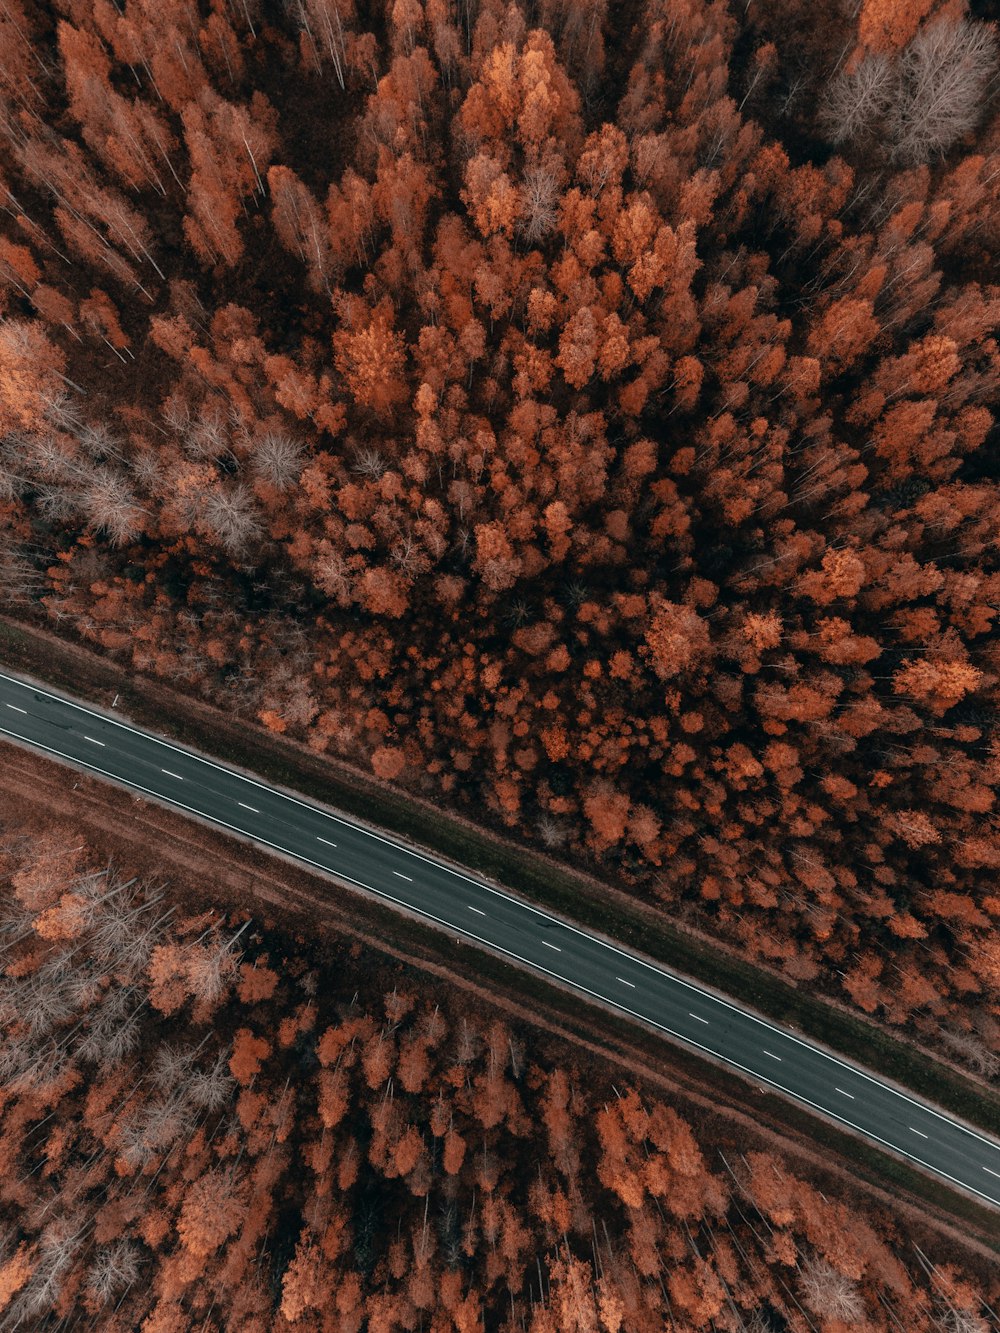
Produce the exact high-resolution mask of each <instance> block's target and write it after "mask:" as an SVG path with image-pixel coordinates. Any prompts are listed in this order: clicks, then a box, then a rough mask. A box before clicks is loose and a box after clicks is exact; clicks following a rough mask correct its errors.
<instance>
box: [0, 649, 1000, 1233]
mask: <svg viewBox="0 0 1000 1333" xmlns="http://www.w3.org/2000/svg"><path fill="white" fill-rule="evenodd" d="M0 732H2V733H3V734H4V735H6V736H7V737H9V738H11V739H13V740H16V741H21V742H26V743H28V744H29V745H31V746H34V747H36V748H37V749H40V750H44V751H45V752H47V753H48V754H50V755H55V756H56V757H57V758H60V759H64V760H68V761H70V762H71V763H73V764H76V765H80V766H82V767H83V768H86V769H89V770H91V771H92V772H95V773H99V774H102V775H103V776H104V777H107V778H112V779H114V780H115V781H117V782H120V783H123V784H124V785H125V786H127V787H129V788H132V789H134V790H136V791H140V792H144V793H145V794H146V795H148V796H151V797H154V798H155V799H157V800H159V801H162V802H164V803H165V804H167V805H169V806H173V807H176V808H178V809H180V810H185V811H187V812H189V813H191V814H195V815H199V816H201V817H202V818H204V819H208V820H210V821H211V822H212V823H214V824H217V825H221V826H222V827H223V828H226V829H229V830H231V831H232V832H234V833H238V834H241V835H243V836H244V837H248V838H252V839H254V840H255V841H256V842H258V843H261V844H263V845H264V846H266V847H271V848H274V849H275V850H277V851H280V852H283V853H285V854H287V855H290V856H293V857H296V858H297V859H298V860H300V861H304V862H306V863H307V864H308V865H310V866H313V867H315V868H316V869H317V870H321V871H326V872H327V873H329V874H331V875H333V876H335V877H336V878H337V879H339V880H342V881H345V882H346V883H348V884H352V885H356V886H357V887H359V888H361V889H365V890H367V891H368V892H370V893H373V894H375V895H376V896H377V897H379V898H383V899H386V900H387V901H389V902H391V903H394V904H396V905H397V906H402V907H406V908H409V909H410V910H412V911H415V912H417V913H419V914H420V915H421V916H423V917H426V918H427V919H429V920H430V921H432V922H435V923H436V924H437V925H439V926H441V927H444V928H446V929H447V930H449V931H450V932H452V933H453V934H458V935H460V936H464V937H465V938H467V939H470V940H474V941H476V942H478V943H479V944H483V945H486V946H488V947H489V948H491V949H493V950H496V951H498V952H499V953H501V954H504V955H506V956H507V957H509V958H513V959H515V960H517V961H518V962H520V963H522V964H526V965H527V966H529V967H531V968H533V969H534V970H535V971H537V972H541V973H544V974H545V975H546V976H548V977H551V978H555V979H557V980H559V981H561V982H563V983H566V984H568V985H569V986H570V987H572V988H573V989H575V990H576V991H578V992H580V993H582V994H583V995H586V996H590V997H593V998H595V999H599V1000H602V1001H604V1002H605V1003H609V1004H611V1005H613V1006H614V1007H615V1008H616V1009H619V1010H621V1011H623V1012H624V1013H626V1014H630V1015H631V1016H633V1017H635V1018H639V1019H642V1020H643V1021H645V1022H647V1023H650V1024H652V1025H653V1026H654V1027H656V1028H658V1029H659V1030H660V1031H661V1032H664V1033H666V1034H667V1035H668V1036H670V1037H673V1038H675V1039H678V1040H680V1041H681V1042H683V1043H684V1044H685V1045H687V1046H689V1047H692V1048H694V1049H695V1050H697V1051H700V1052H703V1053H705V1054H708V1055H711V1056H714V1057H715V1058H717V1059H719V1060H721V1061H723V1062H724V1063H725V1064H726V1065H728V1066H729V1067H730V1068H732V1069H736V1070H739V1071H740V1072H742V1073H743V1074H745V1075H748V1076H749V1077H750V1078H751V1079H752V1080H753V1081H754V1082H756V1083H757V1084H758V1085H766V1086H767V1087H769V1088H773V1089H777V1090H779V1091H780V1092H783V1093H785V1094H787V1095H788V1096H790V1097H792V1098H793V1099H794V1100H795V1101H798V1102H800V1103H802V1104H803V1105H805V1106H808V1107H810V1108H812V1109H813V1110H815V1111H819V1112H822V1113H823V1114H824V1115H826V1116H828V1117H831V1118H832V1119H833V1120H836V1121H839V1122H840V1124H842V1125H845V1126H848V1127H849V1128H851V1129H853V1130H855V1131H858V1132H860V1133H861V1134H863V1135H865V1136H866V1137H867V1138H869V1139H871V1140H872V1141H873V1142H875V1143H877V1144H880V1145H881V1146H883V1147H886V1148H889V1149H891V1150H893V1151H894V1152H896V1153H899V1154H901V1155H902V1156H903V1157H905V1158H908V1159H909V1160H910V1161H911V1162H913V1163H916V1164H917V1165H919V1166H921V1167H924V1168H925V1169H927V1170H928V1171H930V1172H932V1173H934V1174H935V1175H937V1176H940V1177H943V1178H944V1179H945V1180H947V1181H949V1182H951V1183H952V1184H953V1185H957V1186H960V1187H962V1188H963V1189H966V1190H968V1191H970V1192H971V1193H972V1194H974V1195H976V1196H978V1197H979V1198H980V1199H981V1200H984V1201H985V1202H988V1203H991V1204H994V1205H996V1206H997V1207H1000V1144H998V1143H995V1142H993V1141H992V1140H991V1139H989V1138H987V1137H986V1136H985V1135H982V1134H980V1133H977V1132H976V1131H975V1130H973V1129H971V1128H969V1127H967V1126H965V1125H962V1124H961V1123H959V1122H958V1121H956V1120H954V1119H952V1118H951V1117H950V1116H948V1115H946V1114H945V1113H943V1112H942V1111H940V1110H935V1109H934V1108H933V1107H931V1106H930V1105H928V1104H926V1103H924V1102H922V1101H920V1100H919V1099H918V1098H915V1097H911V1096H909V1095H907V1094H906V1093H904V1092H902V1091H900V1090H898V1089H896V1088H894V1087H892V1086H890V1085H888V1084H886V1083H883V1082H882V1081H881V1080H880V1079H879V1077H878V1075H877V1074H876V1073H874V1072H873V1071H866V1070H863V1069H861V1068H860V1067H858V1066H855V1065H853V1064H851V1063H849V1062H847V1061H845V1060H841V1059H839V1058H838V1057H836V1056H834V1055H832V1054H830V1053H828V1052H826V1051H824V1050H822V1049H820V1048H818V1047H815V1046H813V1045H811V1044H810V1043H809V1042H808V1041H805V1040H803V1039H802V1038H801V1037H799V1036H796V1035H795V1034H794V1033H793V1032H790V1031H788V1030H786V1029H784V1028H782V1027H780V1026H776V1025H775V1024H773V1023H770V1022H768V1021H767V1020H765V1019H763V1018H761V1017H758V1016H757V1015H755V1014H752V1013H748V1012H746V1011H745V1010H743V1009H742V1008H741V1007H740V1006H739V1005H738V1004H736V1003H734V1002H732V1001H730V1000H727V999H725V998H723V997H722V996H719V995H717V994H714V993H712V992H710V991H707V990H703V989H701V988H700V987H699V986H697V985H695V984H693V983H691V982H690V981H686V980H683V979H681V978H680V977H676V976H673V975H672V974H671V973H670V972H668V971H666V970H664V969H662V968H660V967H658V966H655V965H653V964H652V963H650V962H647V961H645V960H644V959H642V958H639V957H636V956H634V955H632V954H630V953H629V952H628V951H627V950H624V949H621V948H618V947H616V946H615V945H613V944H612V943H610V942H609V941H607V940H604V939H601V938H599V937H596V936H594V935H590V934H588V933H587V932H586V931H585V930H581V929H578V928H577V927H575V926H572V925H569V924H568V923H566V922H564V921H562V920H559V919H557V918H555V917H552V916H549V915H548V914H547V913H545V912H542V911H539V910H538V909H536V908H534V907H530V906H528V905H527V904H526V903H524V902H523V901H521V900H520V899H517V898H513V897H511V896H509V895H508V894H507V893H505V892H504V891H503V890H501V889H499V888H497V887H495V886H494V885H491V884H488V883H485V882H484V881H483V880H482V879H480V878H477V877H476V876H475V875H474V874H465V873H462V872H460V871H458V870H455V869H452V868H450V867H448V866H446V865H443V864H440V863H439V862H437V861H435V860H434V859H433V857H431V856H428V855H426V854H424V853H421V852H417V851H413V850H411V849H410V848H408V847H406V846H402V845H397V844H396V843H395V842H393V841H392V839H391V838H388V837H385V836H383V835H382V834H379V833H375V832H373V831H371V830H369V829H366V828H364V827H361V826H359V825H358V824H355V823H353V822H352V821H351V820H349V819H346V818H343V817H341V816H338V815H336V814H333V813H332V812H330V811H328V810H324V809H322V808H320V807H318V806H314V805H311V804H310V803H309V802H308V801H304V800H300V799H299V798H297V797H294V796H291V795H288V794H286V793H284V792H282V791H279V790H276V789H275V788H273V787H269V786H268V785H267V784H266V783H263V782H258V781H256V780H255V779H253V778H251V777H247V776H245V775H244V774H242V773H239V772H236V771H234V770H233V769H230V768H227V767H226V766H225V765H223V764H218V763H215V762H214V761H213V760H210V759H208V758H205V757H203V756H201V755H199V754H196V753H194V752H193V751H190V750H187V749H184V748H182V747H181V746H178V745H174V744H173V743H171V742H168V741H165V740H161V739H160V738H159V737H156V736H154V735H151V734H150V733H149V732H146V731H142V730H141V729H139V728H138V727H134V726H131V725H130V724H128V723H126V722H124V721H116V720H114V719H113V718H111V717H109V716H107V715H105V714H104V713H101V712H95V711H94V710H93V709H90V708H87V707H85V706H84V705H82V704H79V703H74V702H72V701H71V700H69V699H66V698H63V697H62V696H60V695H57V694H54V693H52V692H51V691H49V690H47V689H41V688H39V687H37V686H34V685H32V684H30V683H28V682H25V681H22V680H19V679H17V677H15V676H11V675H9V674H7V673H4V672H0Z"/></svg>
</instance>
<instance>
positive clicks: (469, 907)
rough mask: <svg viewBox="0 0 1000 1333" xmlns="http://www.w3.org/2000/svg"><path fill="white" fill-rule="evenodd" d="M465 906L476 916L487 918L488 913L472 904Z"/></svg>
mask: <svg viewBox="0 0 1000 1333" xmlns="http://www.w3.org/2000/svg"><path fill="white" fill-rule="evenodd" d="M465 905H466V907H468V909H469V911H470V912H475V914H476V916H485V915H486V913H485V912H484V911H482V910H481V909H480V908H478V907H473V906H472V904H471V903H466V904H465ZM418 910H419V909H418Z"/></svg>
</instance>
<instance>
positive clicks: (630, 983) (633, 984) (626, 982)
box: [615, 977, 635, 990]
mask: <svg viewBox="0 0 1000 1333" xmlns="http://www.w3.org/2000/svg"><path fill="white" fill-rule="evenodd" d="M615 981H620V982H621V983H622V985H623V986H630V987H631V989H632V990H635V982H634V981H626V980H625V978H624V977H615Z"/></svg>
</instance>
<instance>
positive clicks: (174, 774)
mask: <svg viewBox="0 0 1000 1333" xmlns="http://www.w3.org/2000/svg"><path fill="white" fill-rule="evenodd" d="M160 772H161V773H166V775H167V777H168V778H176V779H177V781H178V782H183V781H184V779H183V778H182V777H181V775H180V774H179V773H171V771H170V769H169V768H161V769H160Z"/></svg>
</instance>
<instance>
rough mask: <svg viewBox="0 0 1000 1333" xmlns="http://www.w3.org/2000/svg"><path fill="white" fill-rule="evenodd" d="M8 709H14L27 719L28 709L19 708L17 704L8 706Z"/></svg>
mask: <svg viewBox="0 0 1000 1333" xmlns="http://www.w3.org/2000/svg"><path fill="white" fill-rule="evenodd" d="M7 707H8V708H13V710H14V712H15V713H23V714H24V715H25V717H27V716H28V710H27V709H26V708H18V706H17V704H8V705H7Z"/></svg>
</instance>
